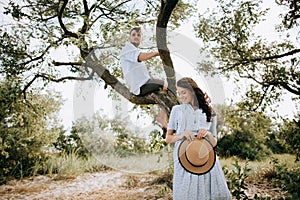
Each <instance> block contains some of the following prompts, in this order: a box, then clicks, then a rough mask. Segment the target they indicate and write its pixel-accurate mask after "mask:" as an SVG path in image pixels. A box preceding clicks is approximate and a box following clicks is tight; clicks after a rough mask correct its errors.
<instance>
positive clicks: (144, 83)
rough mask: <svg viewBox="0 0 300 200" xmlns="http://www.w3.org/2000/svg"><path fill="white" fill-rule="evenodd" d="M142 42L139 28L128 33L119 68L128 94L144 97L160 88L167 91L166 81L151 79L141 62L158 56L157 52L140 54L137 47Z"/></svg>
mask: <svg viewBox="0 0 300 200" xmlns="http://www.w3.org/2000/svg"><path fill="white" fill-rule="evenodd" d="M141 41H142V33H141V28H140V27H135V28H133V29H131V31H130V43H127V44H126V45H125V46H124V47H123V49H122V50H121V54H120V61H121V67H122V70H123V74H124V77H125V80H126V82H127V83H128V84H129V87H130V92H131V93H133V94H135V95H139V96H144V95H146V94H148V93H151V92H154V91H159V90H160V89H161V88H162V89H163V90H167V88H168V84H167V82H166V81H163V80H159V79H152V78H151V77H150V75H149V72H148V70H147V67H146V65H145V63H144V62H143V61H146V60H149V59H151V58H153V57H156V56H159V52H157V51H156V52H149V53H145V52H140V50H139V49H138V47H139V46H140V44H141Z"/></svg>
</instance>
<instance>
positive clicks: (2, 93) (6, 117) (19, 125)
mask: <svg viewBox="0 0 300 200" xmlns="http://www.w3.org/2000/svg"><path fill="white" fill-rule="evenodd" d="M0 88H1V89H0V107H1V113H0V182H1V183H3V182H5V181H6V180H7V178H8V177H16V178H19V177H23V176H28V175H31V174H32V173H33V170H34V166H35V165H36V163H40V162H43V161H44V160H45V159H46V156H45V152H46V150H47V147H48V146H50V145H51V143H52V141H53V139H54V137H55V136H56V134H57V131H58V129H59V128H58V127H57V125H56V123H55V122H56V121H55V118H56V112H57V111H58V108H59V105H60V101H59V100H60V97H58V96H55V94H53V93H49V94H44V95H39V94H38V92H27V94H26V95H27V96H26V99H24V98H23V96H22V95H20V93H21V90H20V88H19V87H18V83H17V82H8V83H0Z"/></svg>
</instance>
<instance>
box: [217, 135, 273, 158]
mask: <svg viewBox="0 0 300 200" xmlns="http://www.w3.org/2000/svg"><path fill="white" fill-rule="evenodd" d="M216 150H217V152H218V154H219V155H220V156H222V157H231V156H237V157H239V158H241V159H249V160H260V159H262V158H263V157H265V156H266V155H267V153H268V151H267V150H266V149H265V148H264V147H263V145H262V143H261V141H258V140H257V139H256V137H255V135H254V133H251V132H249V131H246V130H245V131H243V132H240V131H236V132H234V133H232V134H230V135H226V136H224V137H223V138H221V139H220V140H219V141H218V146H217V149H216Z"/></svg>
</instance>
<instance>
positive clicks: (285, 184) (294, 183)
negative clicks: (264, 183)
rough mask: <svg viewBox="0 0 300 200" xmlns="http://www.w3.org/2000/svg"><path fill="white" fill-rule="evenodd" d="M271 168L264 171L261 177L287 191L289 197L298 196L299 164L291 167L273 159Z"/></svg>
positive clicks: (296, 197)
mask: <svg viewBox="0 0 300 200" xmlns="http://www.w3.org/2000/svg"><path fill="white" fill-rule="evenodd" d="M271 165H272V166H271V168H270V169H269V170H267V171H265V172H264V174H263V177H264V178H266V179H267V180H268V181H270V182H271V183H272V184H274V185H275V186H277V187H280V188H282V189H284V190H286V191H288V192H289V195H288V196H289V198H290V199H299V198H300V166H299V164H298V165H295V166H294V167H292V168H289V167H287V165H286V164H285V163H284V164H280V163H279V162H278V159H273V160H272V162H271Z"/></svg>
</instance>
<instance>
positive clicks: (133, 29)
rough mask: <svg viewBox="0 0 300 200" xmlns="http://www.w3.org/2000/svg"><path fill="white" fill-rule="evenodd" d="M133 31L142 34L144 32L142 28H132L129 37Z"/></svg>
mask: <svg viewBox="0 0 300 200" xmlns="http://www.w3.org/2000/svg"><path fill="white" fill-rule="evenodd" d="M132 31H136V32H138V33H140V32H142V28H141V27H134V28H132V29H131V30H130V32H129V35H131V32H132Z"/></svg>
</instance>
